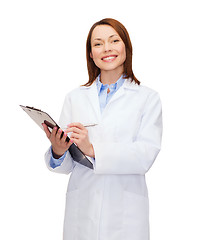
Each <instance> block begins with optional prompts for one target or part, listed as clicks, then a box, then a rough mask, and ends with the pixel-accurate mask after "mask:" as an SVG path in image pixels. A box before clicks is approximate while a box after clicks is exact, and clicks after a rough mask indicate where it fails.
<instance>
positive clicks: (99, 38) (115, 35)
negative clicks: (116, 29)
mask: <svg viewBox="0 0 201 240" xmlns="http://www.w3.org/2000/svg"><path fill="white" fill-rule="evenodd" d="M114 36H117V37H119V36H118V35H117V34H113V35H111V36H109V38H112V37H114ZM95 40H102V39H101V38H94V39H93V41H95Z"/></svg>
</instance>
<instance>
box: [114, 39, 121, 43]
mask: <svg viewBox="0 0 201 240" xmlns="http://www.w3.org/2000/svg"><path fill="white" fill-rule="evenodd" d="M112 42H113V43H118V42H120V40H119V39H114V40H113V41H112Z"/></svg>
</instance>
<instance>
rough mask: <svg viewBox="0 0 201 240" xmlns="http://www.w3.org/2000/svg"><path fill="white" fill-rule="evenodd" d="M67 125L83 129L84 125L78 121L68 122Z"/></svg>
mask: <svg viewBox="0 0 201 240" xmlns="http://www.w3.org/2000/svg"><path fill="white" fill-rule="evenodd" d="M68 127H77V128H79V129H85V127H84V126H83V125H82V124H81V123H79V122H74V123H70V124H68Z"/></svg>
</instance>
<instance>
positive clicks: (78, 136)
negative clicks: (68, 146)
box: [70, 133, 81, 139]
mask: <svg viewBox="0 0 201 240" xmlns="http://www.w3.org/2000/svg"><path fill="white" fill-rule="evenodd" d="M70 137H71V138H76V139H80V137H81V136H80V134H78V133H72V134H71V136H70Z"/></svg>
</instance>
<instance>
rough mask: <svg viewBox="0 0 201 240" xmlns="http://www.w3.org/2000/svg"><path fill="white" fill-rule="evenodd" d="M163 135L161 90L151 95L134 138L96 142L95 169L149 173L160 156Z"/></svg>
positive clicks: (94, 143) (115, 172)
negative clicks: (123, 140) (159, 94)
mask: <svg viewBox="0 0 201 240" xmlns="http://www.w3.org/2000/svg"><path fill="white" fill-rule="evenodd" d="M161 136H162V110H161V102H160V98H159V96H158V94H157V93H153V94H151V95H150V96H149V98H148V100H147V103H146V106H145V109H144V112H143V116H142V120H141V125H140V129H139V132H138V135H137V138H136V139H135V140H134V141H133V142H127V143H123V142H93V143H92V144H93V147H94V152H95V164H94V165H95V173H97V174H145V173H146V172H147V171H148V170H149V168H150V167H151V166H152V164H153V162H154V160H155V158H156V157H157V155H158V153H159V151H160V146H161Z"/></svg>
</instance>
